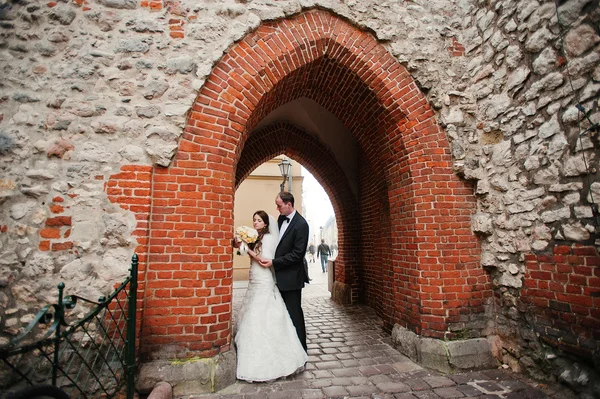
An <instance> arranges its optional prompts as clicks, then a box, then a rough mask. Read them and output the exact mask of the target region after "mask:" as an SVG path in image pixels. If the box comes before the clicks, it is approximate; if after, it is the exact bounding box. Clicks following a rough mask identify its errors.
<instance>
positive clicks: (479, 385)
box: [185, 264, 574, 399]
mask: <svg viewBox="0 0 600 399" xmlns="http://www.w3.org/2000/svg"><path fill="white" fill-rule="evenodd" d="M310 266H311V277H312V278H313V281H312V283H311V284H310V285H309V286H307V288H305V289H304V290H303V307H304V312H305V318H306V327H307V335H308V354H309V360H308V363H307V365H306V370H305V371H304V372H302V373H300V374H296V375H294V376H291V377H288V378H285V379H279V380H276V381H273V382H269V383H253V384H251V383H246V382H242V381H238V382H236V383H235V384H233V385H231V386H229V387H227V388H225V389H224V390H222V391H220V392H217V393H213V394H203V395H191V396H185V398H190V399H193V398H211V399H226V398H247V399H250V398H268V399H279V398H281V399H296V398H298V399H300V398H306V399H309V398H311V399H312V398H314V399H317V398H372V399H434V398H447V399H450V398H478V399H484V398H485V399H493V398H505V399H517V398H525V399H538V398H539V399H541V398H556V399H563V398H564V399H571V398H573V397H574V395H573V393H571V392H568V391H566V390H563V388H561V387H558V386H548V385H541V384H537V383H534V382H532V381H530V380H527V379H525V378H524V377H523V376H520V375H516V374H513V373H510V372H507V371H504V370H500V369H498V370H496V369H495V370H482V371H476V372H468V373H460V374H442V373H439V372H436V371H432V370H428V369H424V368H422V367H420V366H419V365H418V364H416V363H414V362H413V361H411V360H410V359H409V358H407V357H405V356H403V355H402V354H400V353H399V352H398V351H396V350H395V349H394V348H393V347H392V346H391V339H390V335H389V334H388V333H386V332H385V331H383V329H382V324H381V320H380V319H379V318H378V317H377V316H376V315H375V312H374V311H373V310H372V309H370V308H368V307H366V306H358V305H353V306H345V307H343V306H339V305H337V304H335V303H334V302H333V301H331V300H330V299H329V296H330V294H329V292H328V290H327V281H326V276H327V274H323V273H321V271H320V266H317V265H315V264H311V265H310ZM244 292H245V284H244V283H242V282H236V284H235V285H234V309H236V310H237V309H238V308H239V305H240V303H241V300H242V298H243V294H244Z"/></svg>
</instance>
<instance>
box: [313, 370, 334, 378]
mask: <svg viewBox="0 0 600 399" xmlns="http://www.w3.org/2000/svg"><path fill="white" fill-rule="evenodd" d="M312 374H313V375H314V376H315V378H328V377H332V376H333V374H332V373H331V370H315V371H313V372H312Z"/></svg>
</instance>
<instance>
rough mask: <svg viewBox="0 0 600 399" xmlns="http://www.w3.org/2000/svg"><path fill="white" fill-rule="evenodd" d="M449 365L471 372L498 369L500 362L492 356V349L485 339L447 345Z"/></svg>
mask: <svg viewBox="0 0 600 399" xmlns="http://www.w3.org/2000/svg"><path fill="white" fill-rule="evenodd" d="M446 347H447V348H448V354H449V363H450V365H451V366H452V367H454V368H457V369H461V370H469V369H475V368H477V369H485V368H495V367H498V362H497V361H496V359H494V357H493V356H492V348H491V346H490V343H489V342H488V340H487V339H485V338H475V339H467V340H463V341H451V342H448V343H446Z"/></svg>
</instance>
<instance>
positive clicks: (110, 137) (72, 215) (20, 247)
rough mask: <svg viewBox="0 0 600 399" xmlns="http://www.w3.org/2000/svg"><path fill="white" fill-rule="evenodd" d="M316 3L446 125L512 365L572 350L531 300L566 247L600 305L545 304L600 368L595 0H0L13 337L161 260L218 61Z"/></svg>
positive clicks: (1, 183)
mask: <svg viewBox="0 0 600 399" xmlns="http://www.w3.org/2000/svg"><path fill="white" fill-rule="evenodd" d="M313 7H319V8H321V9H325V10H328V11H330V12H332V13H333V14H335V15H338V16H341V17H343V18H345V19H347V20H348V21H349V22H350V23H351V24H354V25H355V26H356V27H357V28H359V29H365V30H367V31H369V32H371V33H372V34H373V35H374V36H375V37H376V38H377V39H378V41H379V42H380V43H382V44H383V45H384V46H385V48H386V49H387V50H388V51H389V52H390V54H392V55H393V56H394V57H395V58H396V59H397V60H398V61H399V62H401V63H402V64H403V65H405V66H406V68H407V69H408V71H409V72H410V73H411V75H412V77H413V78H414V79H415V80H416V81H417V83H418V85H419V88H420V89H421V91H422V92H423V93H424V94H425V95H426V96H427V99H428V100H429V102H430V104H431V105H432V106H433V108H434V110H435V112H436V117H437V120H438V122H439V123H441V124H442V125H443V126H444V128H445V130H446V134H447V136H448V139H449V140H450V142H451V150H452V156H453V160H454V167H455V172H456V173H457V174H459V175H460V176H461V177H462V178H463V179H466V180H469V181H472V182H473V184H474V185H475V195H476V196H477V199H478V200H477V213H476V214H475V215H473V218H472V230H473V231H474V232H475V233H476V234H478V235H479V236H480V237H481V248H482V255H481V264H482V265H483V266H484V267H485V268H487V270H488V271H489V273H490V275H491V278H492V282H493V286H494V290H495V294H496V295H495V296H496V302H495V304H489V305H490V306H492V305H493V306H495V314H496V315H497V316H498V318H497V319H493V318H492V319H490V320H488V323H487V326H486V328H487V330H486V332H487V334H490V335H491V334H498V335H499V336H500V337H501V338H502V340H503V341H502V342H503V344H502V345H503V350H502V351H503V352H502V354H503V359H504V361H505V363H506V364H508V365H510V366H511V367H513V368H515V369H517V368H525V369H529V370H534V369H536V368H539V365H540V364H542V363H544V362H547V361H552V359H555V357H553V356H556V354H558V355H560V354H561V353H560V352H558V350H559V349H561V350H562V349H564V347H561V346H560V345H558V344H556V342H553V340H552V339H550V340H546V342H545V343H544V342H542V341H540V340H539V338H538V337H537V336H536V334H535V332H536V331H538V330H539V329H540V328H546V330H545V331H548V332H549V331H550V330H548V329H547V327H548V326H547V325H544V326H540V319H539V318H535V317H532V315H533V314H534V313H533V312H535V309H533V308H529V307H528V306H529V305H530V304H532V303H534V302H532V299H531V298H532V296H533V297H539V296H540V295H537V294H534V293H533V291H532V289H533V288H534V287H533V286H531V285H527V284H533V281H534V280H535V281H536V284H538V287H539V284H540V281H541V280H544V279H546V277H544V278H540V277H539V276H538V277H536V275H535V273H534V271H533V267H534V264H537V263H539V264H540V265H543V264H548V259H549V258H545V257H550V258H552V259H551V262H550V263H551V264H553V265H556V266H551V267H552V268H554V269H553V272H554V273H556V274H557V275H558V274H560V275H563V276H564V273H566V269H565V268H564V267H563V266H560V265H564V262H563V261H562V260H558V261H557V260H556V254H555V252H556V251H555V249H554V248H555V247H557V246H559V247H560V248H567V247H568V248H572V249H570V251H573V253H577V252H578V251H583V252H585V253H586V254H588V255H587V256H588V257H589V259H592V260H591V261H590V262H592V263H589V264H588V263H586V264H585V265H584V266H590V269H589V270H588V271H587V273H589V274H585V275H584V274H581V273H575V274H579V275H581V276H584V277H585V281H583V280H578V281H579V282H578V283H577V284H576V285H577V286H578V287H579V288H580V289H581V290H580V293H579V294H578V295H580V296H582V297H583V296H586V295H588V294H589V298H591V303H588V302H586V303H587V304H588V308H587V309H588V310H589V311H588V312H587V313H585V310H584V309H583V308H579V309H580V310H581V312H584V313H585V314H582V313H577V312H576V310H574V309H575V306H577V305H580V304H579V303H578V302H577V301H579V300H580V299H577V300H573V299H569V298H572V297H570V296H569V297H560V298H562V299H560V298H559V297H558V296H555V297H554V298H547V297H544V298H546V299H548V300H553V301H556V302H553V303H560V304H557V305H554V306H558V309H555V310H557V311H558V312H559V313H560V314H563V313H568V312H566V311H565V310H566V309H567V306H570V309H571V311H572V312H575V313H577V314H578V316H577V317H576V319H575V322H576V323H579V324H580V326H579V327H582V328H585V329H586V331H588V332H589V334H591V338H592V339H593V340H594V342H595V345H596V346H595V347H594V346H593V345H592V344H591V343H590V342H589V341H585V342H584V341H582V340H580V341H577V342H574V343H573V342H570V343H569V344H570V345H574V346H576V347H578V349H582V350H584V352H585V351H586V350H587V353H588V355H589V356H588V358H589V359H592V360H591V362H594V361H595V362H596V366H598V347H597V342H598V339H599V337H598V331H599V326H598V317H599V316H598V314H597V312H596V313H594V309H598V308H600V303H598V301H599V300H600V298H598V296H597V292H598V291H600V287H599V286H598V277H599V274H598V273H599V272H598V267H597V263H594V262H597V261H595V260H593V259H597V248H598V245H600V243H599V242H598V216H597V214H596V220H594V212H593V207H592V204H593V203H596V204H597V203H598V202H599V201H600V182H599V181H598V175H597V168H598V159H597V153H598V136H597V133H594V132H587V133H583V131H585V130H586V129H587V128H588V127H589V126H590V123H589V120H591V121H593V122H598V120H599V119H600V113H599V111H598V91H599V90H600V66H598V65H599V59H600V45H599V42H600V37H599V36H598V21H599V19H600V16H599V11H598V3H597V1H595V0H569V1H566V2H561V3H560V7H559V9H558V14H557V12H556V7H555V3H553V2H550V1H547V2H538V1H516V0H515V1H512V0H505V1H498V2H492V3H491V4H489V2H486V1H476V0H472V1H470V0H464V1H458V2H452V1H443V0H438V1H406V2H403V1H375V0H372V1H370V0H361V1H336V0H322V1H318V0H317V1H313V0H298V1H294V0H290V1H283V2H281V1H278V2H271V1H252V2H250V1H242V0H240V1H223V2H220V1H215V2H213V1H199V2H191V1H189V2H188V1H180V2H177V1H142V2H140V3H137V2H136V1H133V0H99V1H97V2H89V1H86V0H76V1H73V2H40V1H27V0H25V1H21V2H12V1H6V0H4V1H3V2H2V3H1V7H0V67H1V70H2V76H3V79H2V82H0V170H1V171H2V173H0V175H1V176H0V204H1V208H0V288H1V290H0V304H1V305H2V306H1V307H0V317H1V321H0V327H1V328H2V337H1V338H0V343H4V342H6V340H7V338H8V337H10V336H13V335H14V334H15V333H16V332H17V331H18V329H19V328H20V327H21V326H22V325H23V323H26V322H28V321H29V320H31V319H32V317H33V313H32V312H33V311H34V310H35V309H36V306H39V304H41V303H47V302H52V301H53V300H54V298H55V291H56V290H55V287H56V285H57V284H58V282H59V281H65V282H66V283H67V290H66V291H67V293H71V292H73V291H74V292H77V293H79V294H82V295H86V296H90V297H94V296H96V295H97V294H100V293H106V292H108V291H110V288H111V287H112V284H113V283H114V281H115V280H119V279H120V278H122V277H124V276H125V275H126V273H127V268H128V265H129V259H130V256H131V254H132V252H133V251H134V250H136V251H138V252H140V253H141V254H142V255H143V254H145V253H146V251H147V249H148V248H147V244H148V241H147V234H148V232H147V229H148V225H149V220H150V215H149V196H148V195H149V192H148V190H149V185H150V174H151V173H152V168H151V165H159V166H168V165H170V164H171V162H172V160H173V157H174V156H175V153H176V151H177V148H178V141H179V139H180V136H181V135H182V133H183V128H184V126H185V124H186V119H187V115H188V111H189V109H190V107H191V106H192V104H193V102H194V100H195V98H196V96H197V94H198V91H199V90H200V88H202V87H203V86H204V84H205V81H206V79H207V77H208V75H209V74H210V72H211V69H212V67H213V65H214V64H215V63H216V62H217V61H218V60H219V59H221V57H222V56H223V54H224V53H225V52H227V50H228V49H229V48H230V46H231V45H232V44H233V43H234V42H236V41H238V40H240V39H241V38H242V37H244V35H246V34H247V33H249V32H252V31H253V30H255V29H256V28H257V27H258V26H259V25H260V24H261V22H263V21H268V20H276V19H281V18H285V17H289V16H292V15H295V14H298V13H300V12H302V11H303V10H306V9H310V8H313ZM577 103H580V104H581V105H583V107H584V109H585V112H586V115H587V117H589V120H588V119H587V118H584V117H583V116H582V114H581V112H580V111H578V110H577V109H576V108H575V104H577ZM207 122H209V121H207ZM138 177H139V179H138ZM166 191H168V190H166ZM562 251H563V250H562V249H561V250H559V251H558V252H559V254H560V253H562ZM589 254H592V255H589ZM586 259H587V258H586ZM141 261H142V264H141V270H142V271H143V270H145V269H144V267H145V265H144V261H145V258H144V257H142V259H141ZM536 262H537V263H536ZM586 262H588V261H586ZM530 266H531V267H532V269H530V268H529V267H530ZM570 267H574V266H570ZM156 273H160V272H159V271H156ZM550 278H552V279H553V280H555V281H557V282H558V283H559V284H560V283H561V281H563V280H560V279H557V278H554V277H553V275H552V274H551V276H550ZM528 281H532V282H531V283H529V282H528ZM142 284H143V283H142ZM568 287H572V285H570V283H568V282H565V284H564V285H563V287H562V289H563V290H564V292H565V293H566V292H567V291H566V290H568V289H572V288H568ZM141 289H143V285H142V286H141ZM71 290H73V291H71ZM551 291H552V292H553V295H558V292H559V291H560V289H558V287H555V288H553V289H552V290H551ZM570 294H573V293H570ZM157 300H160V299H157ZM386 301H389V298H388V299H386ZM528 301H530V302H528ZM388 306H389V305H388ZM561 312H562V313H561ZM553 315H554V316H557V314H553ZM554 316H553V317H554ZM182 317H183V316H182ZM388 317H389V316H388ZM392 318H393V317H392ZM390 321H393V320H390ZM154 328H160V327H154ZM552 328H556V325H554V326H552ZM586 334H588V333H586ZM550 335H551V334H550ZM558 336H560V334H559V335H556V337H558ZM541 345H544V346H543V348H544V350H547V351H548V352H543V351H540V350H539V349H540V348H542V346H541ZM546 345H548V346H546ZM517 348H518V349H517ZM552 348H555V351H556V354H554V353H552V350H553V349H552ZM549 353H552V355H548V354H549ZM586 356H587V355H586ZM542 357H544V359H542ZM548 359H550V360H548ZM542 360H543V361H544V362H542ZM561 364H562V363H561ZM544 367H545V366H544ZM551 369H552V367H550V366H548V367H546V370H547V371H548V370H551Z"/></svg>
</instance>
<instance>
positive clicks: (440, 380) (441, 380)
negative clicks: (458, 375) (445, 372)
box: [423, 376, 456, 388]
mask: <svg viewBox="0 0 600 399" xmlns="http://www.w3.org/2000/svg"><path fill="white" fill-rule="evenodd" d="M423 380H424V381H425V382H426V383H428V384H429V385H430V386H431V387H432V388H442V387H451V386H453V385H456V383H455V382H454V381H452V380H451V379H450V378H448V377H443V376H433V377H425V378H423Z"/></svg>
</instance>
